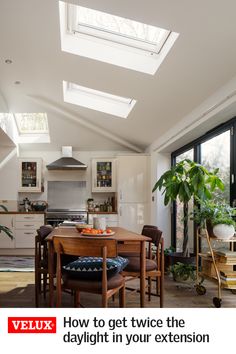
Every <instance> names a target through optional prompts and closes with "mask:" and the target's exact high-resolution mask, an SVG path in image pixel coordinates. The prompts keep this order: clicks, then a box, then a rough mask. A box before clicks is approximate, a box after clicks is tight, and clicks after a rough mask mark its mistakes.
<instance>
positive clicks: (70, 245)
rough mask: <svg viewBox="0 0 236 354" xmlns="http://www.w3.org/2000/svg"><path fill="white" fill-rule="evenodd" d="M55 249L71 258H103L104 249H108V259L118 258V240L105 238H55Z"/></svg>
mask: <svg viewBox="0 0 236 354" xmlns="http://www.w3.org/2000/svg"><path fill="white" fill-rule="evenodd" d="M53 245H54V249H55V251H56V252H57V253H59V254H68V255H71V256H82V257H86V256H92V257H102V256H103V251H104V248H106V257H110V258H112V257H117V243H116V240H112V239H108V238H106V239H104V238H99V239H95V238H91V239H88V238H86V239H82V238H74V237H73V238H72V237H61V236H54V237H53Z"/></svg>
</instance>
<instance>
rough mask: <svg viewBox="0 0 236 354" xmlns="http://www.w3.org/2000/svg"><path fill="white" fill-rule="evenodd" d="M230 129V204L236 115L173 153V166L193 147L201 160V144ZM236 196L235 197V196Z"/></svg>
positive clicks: (235, 173) (234, 185)
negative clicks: (181, 155)
mask: <svg viewBox="0 0 236 354" xmlns="http://www.w3.org/2000/svg"><path fill="white" fill-rule="evenodd" d="M227 130H230V204H231V205H232V204H233V203H235V201H236V117H233V118H231V119H230V120H228V121H227V122H225V123H222V124H220V125H218V126H216V127H215V128H213V129H211V130H209V131H208V132H206V133H205V134H204V135H201V136H200V137H198V138H197V139H195V140H193V141H191V142H189V143H188V144H186V145H184V146H182V147H180V148H179V149H177V150H175V151H173V152H172V153H171V166H174V165H175V164H176V158H177V156H178V155H180V154H182V153H184V152H186V151H188V150H190V149H193V156H194V161H195V162H198V163H200V162H201V147H200V146H201V144H202V143H205V142H206V141H209V140H211V139H212V138H214V137H216V136H218V135H220V134H222V133H224V132H226V131H227ZM233 196H235V197H233ZM176 211H177V208H176V203H175V202H173V205H172V213H171V244H172V246H173V247H176ZM194 230H195V232H194V253H196V249H195V248H196V242H195V241H196V226H195V227H194Z"/></svg>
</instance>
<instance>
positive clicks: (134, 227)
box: [119, 203, 148, 234]
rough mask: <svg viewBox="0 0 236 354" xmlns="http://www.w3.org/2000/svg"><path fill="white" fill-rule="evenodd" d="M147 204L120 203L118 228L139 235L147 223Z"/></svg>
mask: <svg viewBox="0 0 236 354" xmlns="http://www.w3.org/2000/svg"><path fill="white" fill-rule="evenodd" d="M147 208H148V206H147V203H122V204H120V206H119V227H123V228H125V229H127V230H130V231H133V232H137V233H139V234H140V233H141V232H142V228H143V225H144V224H146V223H147V213H148V210H147Z"/></svg>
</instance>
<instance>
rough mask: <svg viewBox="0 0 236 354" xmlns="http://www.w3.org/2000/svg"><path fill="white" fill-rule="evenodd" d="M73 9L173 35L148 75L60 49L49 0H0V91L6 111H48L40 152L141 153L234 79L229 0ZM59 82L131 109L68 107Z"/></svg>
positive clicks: (103, 3) (235, 35)
mask: <svg viewBox="0 0 236 354" xmlns="http://www.w3.org/2000/svg"><path fill="white" fill-rule="evenodd" d="M70 2H73V3H78V1H75V0H74V1H73V0H71V1H70ZM79 4H80V5H82V6H87V7H91V8H94V9H98V10H101V11H105V12H108V13H113V14H116V15H119V16H123V17H128V18H132V19H134V20H138V21H142V22H145V23H147V24H152V25H156V26H158V27H163V28H166V29H170V30H173V31H175V32H178V33H180V35H179V37H178V39H177V41H176V43H175V44H174V46H173V48H172V49H171V51H170V53H169V54H168V55H167V57H166V58H165V60H164V62H163V63H162V64H161V66H160V68H159V70H158V71H157V73H156V74H155V75H153V76H152V75H147V74H143V73H139V72H135V71H132V70H127V69H123V68H120V67H117V66H113V65H110V64H105V63H102V62H98V61H95V60H91V59H88V58H84V57H79V56H75V55H71V54H68V53H64V52H62V51H61V50H60V35H59V17H58V1H57V0H21V1H16V0H1V2H0V91H1V94H2V96H3V97H4V98H5V100H6V102H7V104H8V108H9V110H10V111H11V112H37V111H40V112H45V111H46V112H47V113H48V119H49V128H50V135H51V144H50V146H48V145H44V146H42V145H40V146H37V147H38V148H40V149H51V150H55V149H59V148H60V147H61V145H72V146H73V149H75V150H123V149H126V150H127V149H134V150H136V151H138V150H144V149H145V148H146V147H147V146H148V145H149V144H151V143H152V142H153V141H154V140H156V139H158V138H160V137H161V136H162V135H163V134H166V132H168V130H169V129H170V128H172V127H173V126H174V125H175V124H177V123H178V122H179V121H180V120H181V119H182V118H183V117H185V116H186V115H188V114H189V113H190V112H191V111H192V110H193V109H195V108H196V107H197V106H199V105H200V104H201V102H203V101H204V100H205V99H206V98H207V97H209V96H210V95H212V94H213V93H214V92H215V91H216V90H218V89H219V88H220V87H221V86H223V85H224V84H225V83H226V82H227V81H229V80H230V79H231V78H232V77H234V76H235V75H236V65H235V63H236V45H235V43H236V25H235V13H236V2H235V0H227V1H216V0H208V1H204V0H199V1H190V0H179V1H173V0H172V1H171V0H165V1H164V0H162V1H159V0H149V1H137V0H136V1H134V0H129V1H124V0H120V1H115V0H100V1H97V0H87V1H85V0H81V1H79ZM7 58H10V59H11V60H12V61H13V63H12V64H11V65H7V64H5V59H7ZM17 80H19V81H20V82H21V84H20V85H16V84H14V82H15V81H17ZM63 80H66V81H70V82H74V83H77V84H78V85H82V86H86V87H91V88H94V89H97V90H101V91H105V92H110V93H111V94H115V95H120V96H123V97H132V98H135V99H136V100H137V104H136V105H135V107H134V109H133V110H132V112H131V113H130V115H129V116H128V118H127V119H121V118H117V117H112V116H110V115H107V114H104V113H101V112H97V111H93V110H89V109H86V108H82V107H77V106H75V105H70V104H68V103H64V102H63V93H62V81H63ZM30 96H31V97H30ZM32 96H33V97H34V99H32ZM235 113H236V112H235ZM28 148H31V149H32V146H31V147H29V146H28Z"/></svg>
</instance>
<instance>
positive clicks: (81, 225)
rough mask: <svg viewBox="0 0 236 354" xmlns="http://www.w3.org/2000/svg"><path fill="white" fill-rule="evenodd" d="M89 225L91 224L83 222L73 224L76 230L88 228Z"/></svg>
mask: <svg viewBox="0 0 236 354" xmlns="http://www.w3.org/2000/svg"><path fill="white" fill-rule="evenodd" d="M90 226H91V225H89V224H83V223H78V224H76V225H75V227H76V229H77V230H78V232H82V230H83V229H86V228H89V227H90Z"/></svg>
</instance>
